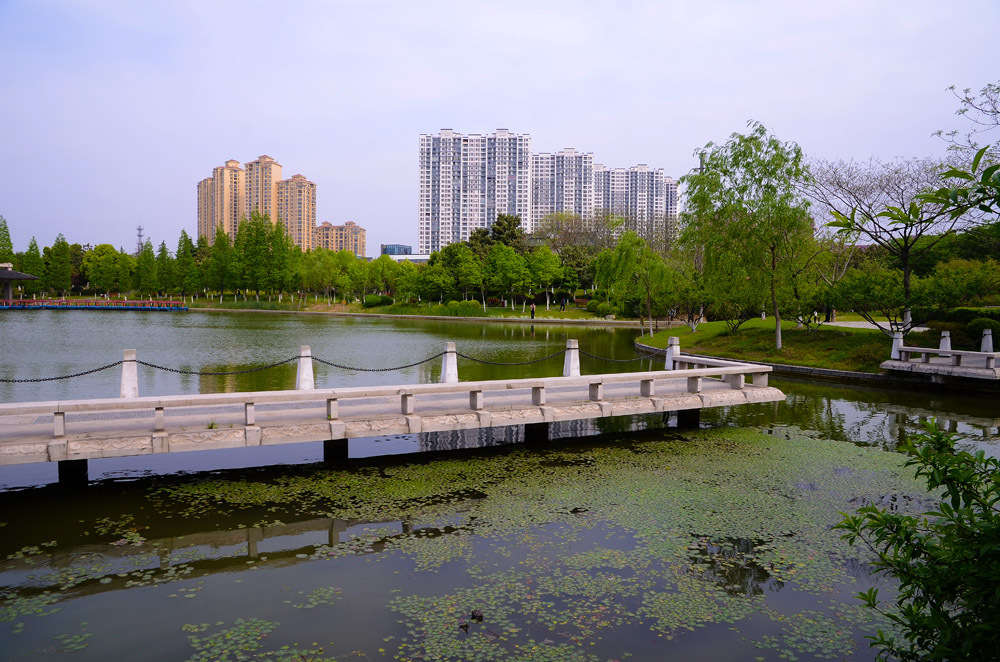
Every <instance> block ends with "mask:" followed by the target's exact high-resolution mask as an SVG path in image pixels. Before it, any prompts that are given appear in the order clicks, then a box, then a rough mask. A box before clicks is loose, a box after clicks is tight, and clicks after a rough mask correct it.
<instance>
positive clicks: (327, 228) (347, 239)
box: [313, 221, 368, 257]
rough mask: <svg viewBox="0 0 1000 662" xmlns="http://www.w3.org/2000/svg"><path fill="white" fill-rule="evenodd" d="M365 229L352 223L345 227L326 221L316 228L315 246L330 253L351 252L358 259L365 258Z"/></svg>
mask: <svg viewBox="0 0 1000 662" xmlns="http://www.w3.org/2000/svg"><path fill="white" fill-rule="evenodd" d="M367 234H368V233H367V232H365V229H364V228H363V227H361V226H360V225H358V224H357V223H354V222H352V221H347V222H346V223H344V224H343V225H333V224H332V223H328V222H326V221H324V222H323V223H321V224H320V225H317V226H316V229H315V235H314V237H313V245H314V246H315V247H316V248H325V249H326V250H328V251H334V252H339V251H351V252H352V253H354V255H355V256H357V257H365V241H366V235H367Z"/></svg>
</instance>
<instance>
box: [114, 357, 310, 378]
mask: <svg viewBox="0 0 1000 662" xmlns="http://www.w3.org/2000/svg"><path fill="white" fill-rule="evenodd" d="M298 358H299V357H297V356H293V357H292V358H290V359H285V360H284V361H278V362H277V363H272V364H270V365H263V366H260V367H259V368H248V369H247V370H229V371H225V372H214V371H212V372H209V371H205V372H202V371H199V370H178V369H177V368H167V367H166V366H162V365H155V364H153V363H146V362H145V361H139V360H136V363H138V364H139V365H144V366H146V367H147V368H156V369H157V370H165V371H166V372H175V373H177V374H178V375H200V376H215V375H245V374H247V373H248V372H260V371H261V370H267V369H269V368H276V367H278V366H279V365H284V364H286V363H291V362H292V361H297V360H298ZM118 363H124V361H119V362H118Z"/></svg>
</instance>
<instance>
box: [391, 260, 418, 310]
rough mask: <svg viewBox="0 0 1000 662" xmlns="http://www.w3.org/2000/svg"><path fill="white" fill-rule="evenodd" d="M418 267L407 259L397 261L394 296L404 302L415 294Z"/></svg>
mask: <svg viewBox="0 0 1000 662" xmlns="http://www.w3.org/2000/svg"><path fill="white" fill-rule="evenodd" d="M418 275H419V268H418V267H417V265H415V264H413V263H412V262H410V261H409V260H404V261H402V262H400V263H399V269H398V270H397V271H396V290H395V295H396V298H398V299H402V300H403V301H404V302H406V301H409V300H410V299H412V298H414V297H415V296H417V292H418V289H419V288H418Z"/></svg>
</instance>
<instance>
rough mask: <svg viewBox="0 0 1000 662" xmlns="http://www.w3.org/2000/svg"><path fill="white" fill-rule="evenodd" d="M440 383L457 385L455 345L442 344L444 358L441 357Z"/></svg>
mask: <svg viewBox="0 0 1000 662" xmlns="http://www.w3.org/2000/svg"><path fill="white" fill-rule="evenodd" d="M441 383H442V384H457V383H458V356H456V355H455V343H453V342H446V343H445V344H444V356H442V357H441Z"/></svg>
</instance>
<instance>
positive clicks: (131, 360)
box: [118, 349, 139, 398]
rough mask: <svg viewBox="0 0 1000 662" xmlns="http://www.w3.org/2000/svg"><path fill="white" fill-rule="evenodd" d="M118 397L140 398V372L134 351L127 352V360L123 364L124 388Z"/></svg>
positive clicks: (128, 350)
mask: <svg viewBox="0 0 1000 662" xmlns="http://www.w3.org/2000/svg"><path fill="white" fill-rule="evenodd" d="M118 397H120V398H138V397H139V371H138V369H137V367H136V363H135V350H134V349H126V350H125V358H124V359H123V363H122V387H121V391H120V393H119V395H118Z"/></svg>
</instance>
